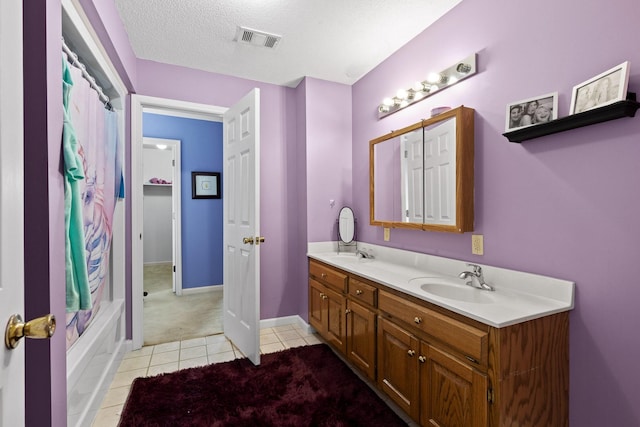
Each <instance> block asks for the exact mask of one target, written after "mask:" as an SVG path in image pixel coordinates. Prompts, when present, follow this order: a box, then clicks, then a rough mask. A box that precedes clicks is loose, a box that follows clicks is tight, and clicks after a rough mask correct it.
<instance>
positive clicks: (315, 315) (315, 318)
mask: <svg viewBox="0 0 640 427" xmlns="http://www.w3.org/2000/svg"><path fill="white" fill-rule="evenodd" d="M324 289H325V286H324V285H322V284H321V283H318V282H316V281H315V280H313V279H309V324H310V325H311V326H313V327H314V328H315V330H316V331H317V332H318V333H319V334H320V335H321V336H324V335H325V334H326V331H325V323H326V322H325V321H324V320H323V317H324V316H323V313H324V310H323V306H324V301H323V297H324V295H325V293H324Z"/></svg>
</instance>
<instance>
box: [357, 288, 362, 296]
mask: <svg viewBox="0 0 640 427" xmlns="http://www.w3.org/2000/svg"><path fill="white" fill-rule="evenodd" d="M363 293H364V291H362V289H356V295H362V294H363Z"/></svg>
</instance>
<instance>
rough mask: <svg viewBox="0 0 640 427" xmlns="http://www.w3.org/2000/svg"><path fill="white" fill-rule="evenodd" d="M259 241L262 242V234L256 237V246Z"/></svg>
mask: <svg viewBox="0 0 640 427" xmlns="http://www.w3.org/2000/svg"><path fill="white" fill-rule="evenodd" d="M260 243H264V237H262V236H259V237H256V246H258V245H259V244H260Z"/></svg>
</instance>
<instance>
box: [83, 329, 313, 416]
mask: <svg viewBox="0 0 640 427" xmlns="http://www.w3.org/2000/svg"><path fill="white" fill-rule="evenodd" d="M320 342H321V341H320V340H319V339H318V338H316V336H315V335H314V334H310V333H308V332H306V330H304V329H302V328H300V327H299V326H298V325H285V326H276V327H274V328H265V329H262V330H261V331H260V352H261V353H262V354H265V353H273V352H276V351H280V350H285V349H287V348H291V347H300V346H304V345H311V344H318V343H320ZM240 357H243V356H242V354H241V353H240V352H239V351H238V349H237V348H235V346H233V345H232V344H231V342H229V341H228V340H227V339H226V337H225V336H224V335H211V336H208V337H204V338H194V339H189V340H184V341H177V342H170V343H166V344H158V345H154V346H146V347H142V348H141V349H140V350H136V351H132V352H131V353H128V354H126V355H125V356H124V358H123V360H122V363H121V364H120V368H119V369H118V372H117V373H116V376H115V378H114V379H113V382H112V383H111V387H110V388H109V391H108V392H107V395H106V396H105V398H104V400H103V402H102V406H101V408H100V410H99V411H98V414H97V415H96V418H95V420H94V421H93V427H115V426H117V425H118V422H119V421H120V413H121V412H122V408H123V406H124V402H125V401H126V399H127V396H128V394H129V388H130V387H131V383H132V382H133V380H134V379H135V378H138V377H148V376H153V375H158V374H161V373H167V372H174V371H178V370H180V369H186V368H192V367H195V366H203V365H207V364H210V363H218V362H226V361H229V360H233V359H236V358H240Z"/></svg>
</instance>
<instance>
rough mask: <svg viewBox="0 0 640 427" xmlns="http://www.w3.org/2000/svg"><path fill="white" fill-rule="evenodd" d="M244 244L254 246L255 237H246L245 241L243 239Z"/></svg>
mask: <svg viewBox="0 0 640 427" xmlns="http://www.w3.org/2000/svg"><path fill="white" fill-rule="evenodd" d="M242 243H244V244H245V245H246V244H247V243H248V244H250V245H253V237H245V238H244V239H242Z"/></svg>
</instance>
